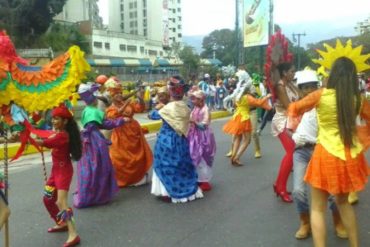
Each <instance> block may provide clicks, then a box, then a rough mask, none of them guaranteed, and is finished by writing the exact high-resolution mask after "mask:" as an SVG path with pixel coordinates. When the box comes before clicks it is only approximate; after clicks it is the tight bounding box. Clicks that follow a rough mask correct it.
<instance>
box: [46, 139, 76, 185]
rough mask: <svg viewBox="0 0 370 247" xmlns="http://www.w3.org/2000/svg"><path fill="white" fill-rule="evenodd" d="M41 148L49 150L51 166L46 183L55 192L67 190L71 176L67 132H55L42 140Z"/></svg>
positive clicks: (71, 168)
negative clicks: (54, 189) (52, 187)
mask: <svg viewBox="0 0 370 247" xmlns="http://www.w3.org/2000/svg"><path fill="white" fill-rule="evenodd" d="M43 146H45V147H47V148H51V149H52V151H51V157H52V161H53V166H52V168H51V174H50V177H49V179H48V181H47V182H46V184H47V185H50V186H54V187H55V188H56V189H57V190H67V191H68V190H69V186H70V185H71V181H72V176H73V167H72V162H71V158H70V152H69V136H68V133H67V132H57V133H56V134H55V135H54V136H51V137H50V138H48V139H46V140H44V142H43Z"/></svg>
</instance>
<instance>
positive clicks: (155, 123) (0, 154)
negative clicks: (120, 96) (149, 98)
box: [0, 111, 230, 160]
mask: <svg viewBox="0 0 370 247" xmlns="http://www.w3.org/2000/svg"><path fill="white" fill-rule="evenodd" d="M147 115H148V113H137V114H135V116H134V118H135V119H136V120H137V121H138V122H139V123H140V125H141V126H142V127H144V128H147V129H148V130H149V133H153V132H156V131H158V130H159V129H160V128H161V125H162V121H161V120H151V119H149V118H148V117H147ZM227 116H230V113H229V112H227V111H214V112H212V113H211V118H212V119H217V118H224V117H227ZM18 148H19V143H10V144H8V157H9V158H11V157H13V156H14V155H15V154H16V152H17V150H18ZM36 152H37V150H36V148H35V147H34V146H32V145H28V146H27V147H26V149H25V150H24V152H23V155H25V154H33V153H36ZM0 159H1V160H2V159H4V144H0Z"/></svg>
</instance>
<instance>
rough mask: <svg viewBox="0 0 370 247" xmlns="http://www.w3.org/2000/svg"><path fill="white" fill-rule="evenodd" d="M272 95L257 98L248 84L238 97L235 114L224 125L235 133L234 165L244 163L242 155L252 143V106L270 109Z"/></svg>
mask: <svg viewBox="0 0 370 247" xmlns="http://www.w3.org/2000/svg"><path fill="white" fill-rule="evenodd" d="M270 97H271V95H267V96H266V97H264V98H262V99H256V98H254V97H253V96H252V95H251V93H250V86H246V87H245V89H244V93H243V95H242V96H241V97H240V99H238V98H237V99H236V103H235V104H236V110H235V112H234V115H233V117H232V118H231V119H230V120H229V121H228V122H227V123H226V124H225V125H224V127H223V131H224V132H225V133H227V134H230V135H233V141H232V148H231V149H232V151H231V164H232V165H233V166H242V165H243V164H242V163H240V157H241V156H242V155H243V153H244V151H245V150H246V149H247V147H248V145H249V143H250V139H251V131H252V125H251V121H250V115H249V108H250V106H258V107H262V108H264V109H266V110H270V109H271V106H270V105H269V104H268V99H269V98H270Z"/></svg>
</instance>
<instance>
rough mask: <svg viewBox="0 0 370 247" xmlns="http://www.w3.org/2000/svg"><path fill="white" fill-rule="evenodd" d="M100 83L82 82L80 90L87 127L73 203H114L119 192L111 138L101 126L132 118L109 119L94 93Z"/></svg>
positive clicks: (83, 123)
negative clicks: (113, 200)
mask: <svg viewBox="0 0 370 247" xmlns="http://www.w3.org/2000/svg"><path fill="white" fill-rule="evenodd" d="M98 88H99V85H97V84H81V85H80V87H79V90H78V93H79V95H80V98H81V99H82V100H83V101H85V103H86V105H87V106H86V108H85V109H84V110H83V112H82V115H81V123H82V126H83V128H84V129H83V130H82V131H81V140H82V145H83V149H82V150H83V153H82V157H81V159H80V160H79V161H78V163H77V189H76V192H75V193H74V195H73V205H74V206H75V207H76V208H84V207H89V206H94V205H100V204H105V203H108V202H110V201H111V200H112V199H113V197H114V196H115V195H116V193H117V192H118V186H117V181H116V178H115V174H114V169H113V165H112V161H111V159H110V157H109V145H110V144H111V142H110V140H107V139H105V138H104V136H103V135H102V133H101V132H100V129H113V128H116V127H118V126H121V125H122V124H124V122H125V121H129V120H130V119H129V118H125V119H123V118H118V119H117V120H107V119H105V116H104V114H105V113H104V112H103V111H101V110H99V109H98V108H97V106H96V105H97V99H96V97H95V96H94V93H95V91H97V90H98Z"/></svg>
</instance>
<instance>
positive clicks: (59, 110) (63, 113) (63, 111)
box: [51, 105, 72, 119]
mask: <svg viewBox="0 0 370 247" xmlns="http://www.w3.org/2000/svg"><path fill="white" fill-rule="evenodd" d="M51 116H52V117H61V118H66V119H70V118H72V113H71V112H70V111H69V110H68V108H67V107H66V106H64V105H62V106H58V107H56V108H54V109H53V111H52V112H51Z"/></svg>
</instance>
